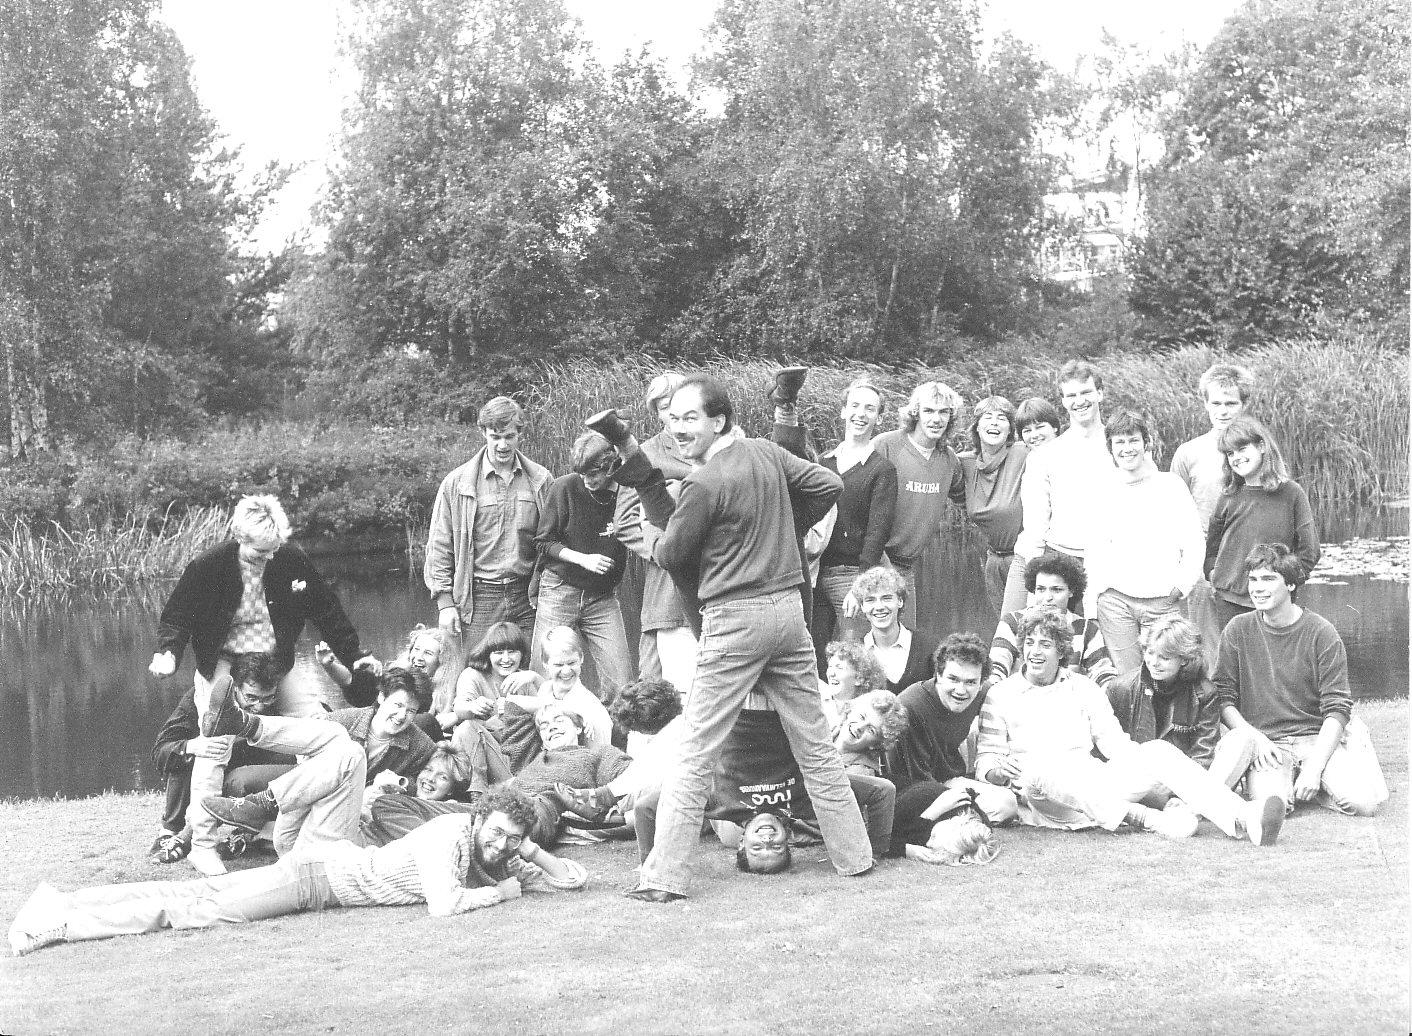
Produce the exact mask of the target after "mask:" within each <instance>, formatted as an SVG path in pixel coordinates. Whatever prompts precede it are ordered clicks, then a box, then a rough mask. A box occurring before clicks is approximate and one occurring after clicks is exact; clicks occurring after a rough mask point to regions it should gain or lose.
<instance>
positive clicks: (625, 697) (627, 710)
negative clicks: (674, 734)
mask: <svg viewBox="0 0 1412 1036" xmlns="http://www.w3.org/2000/svg"><path fill="white" fill-rule="evenodd" d="M609 711H610V712H611V713H612V714H613V721H614V722H615V723H617V724H618V726H620V727H622V728H623V729H624V730H632V731H636V732H638V733H640V734H657V733H660V732H661V730H662V728H663V727H665V726H666V725H667V724H668V723H670V722H671V721H672V720H674V719H676V718H677V717H678V716H680V715H681V695H680V694H679V693H677V689H676V688H675V687H674V686H672V684H670V683H668V682H667V681H666V680H634V681H633V682H632V683H630V684H628V685H627V686H626V687H624V688H623V689H622V690H621V691H619V692H618V696H617V697H616V698H614V699H613V704H612V707H611V708H610V709H609Z"/></svg>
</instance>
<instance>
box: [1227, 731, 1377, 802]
mask: <svg viewBox="0 0 1412 1036" xmlns="http://www.w3.org/2000/svg"><path fill="white" fill-rule="evenodd" d="M1244 729H1245V728H1244V727H1242V728H1241V730H1244ZM1318 740H1319V738H1318V735H1317V734H1308V735H1305V736H1303V737H1292V738H1285V739H1282V740H1279V741H1276V742H1275V747H1277V748H1278V749H1279V750H1280V765H1278V766H1273V767H1265V768H1262V769H1256V768H1254V767H1252V765H1251V764H1252V763H1253V762H1254V761H1255V741H1254V738H1251V737H1245V736H1242V735H1241V734H1239V733H1237V732H1236V731H1230V732H1228V733H1227V734H1226V735H1225V736H1224V737H1223V738H1221V740H1220V742H1219V743H1218V744H1217V745H1216V755H1215V758H1213V759H1212V760H1211V772H1212V773H1213V774H1215V775H1216V777H1217V779H1218V780H1224V781H1226V782H1227V783H1228V784H1235V783H1236V782H1238V781H1239V780H1240V779H1241V778H1242V777H1244V778H1245V792H1246V797H1247V798H1251V799H1260V798H1262V797H1264V796H1266V795H1278V796H1279V797H1280V798H1281V799H1283V800H1284V803H1285V810H1286V811H1288V810H1290V809H1291V808H1293V806H1294V778H1295V776H1296V775H1297V774H1298V773H1299V769H1300V767H1301V766H1303V765H1304V763H1305V761H1306V760H1307V759H1308V758H1309V756H1310V755H1311V754H1312V753H1313V751H1314V745H1315V743H1316V742H1317V741H1318ZM1387 800H1388V787H1387V780H1386V778H1384V777H1383V770H1382V767H1381V766H1379V765H1378V754H1377V752H1376V751H1375V750H1374V748H1373V739H1372V737H1371V736H1370V735H1369V733H1368V727H1367V724H1365V723H1364V722H1363V721H1362V720H1361V719H1359V718H1358V717H1356V716H1355V717H1353V718H1352V719H1350V720H1349V721H1348V726H1347V727H1346V728H1344V731H1343V737H1342V738H1340V739H1339V743H1338V747H1337V748H1335V749H1334V754H1333V755H1331V756H1329V761H1328V763H1326V764H1325V766H1324V773H1323V776H1322V777H1321V778H1320V780H1319V794H1318V796H1317V798H1316V799H1315V801H1316V802H1318V803H1319V805H1321V806H1323V807H1324V808H1325V809H1331V810H1333V811H1334V812H1336V813H1347V814H1350V815H1352V816H1359V817H1370V816H1372V815H1373V814H1374V813H1376V812H1377V811H1378V807H1380V806H1381V805H1382V804H1383V803H1384V802H1386V801H1387Z"/></svg>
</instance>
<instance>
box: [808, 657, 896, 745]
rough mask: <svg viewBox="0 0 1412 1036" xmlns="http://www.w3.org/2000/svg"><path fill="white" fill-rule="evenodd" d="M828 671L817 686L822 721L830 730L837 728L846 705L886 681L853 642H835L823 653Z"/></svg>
mask: <svg viewBox="0 0 1412 1036" xmlns="http://www.w3.org/2000/svg"><path fill="white" fill-rule="evenodd" d="M824 654H825V656H826V657H827V658H828V668H827V669H825V671H824V679H823V680H821V681H820V682H819V694H820V695H821V696H822V697H823V699H824V719H826V720H828V723H829V728H830V729H832V728H834V727H837V726H838V724H839V723H840V722H841V721H842V719H843V713H844V711H845V710H846V709H847V708H848V703H849V702H850V701H852V700H853V699H854V698H857V697H858V696H859V695H861V694H867V693H868V692H869V691H876V690H882V689H885V688H886V687H887V677H886V676H884V675H883V671H882V666H880V665H878V660H877V659H876V658H874V657H873V653H872V652H871V651H870V650H868V648H866V647H864V646H863V645H862V644H860V643H857V642H856V641H852V640H835V641H833V642H832V643H830V644H829V645H828V646H827V647H826V648H825V649H824Z"/></svg>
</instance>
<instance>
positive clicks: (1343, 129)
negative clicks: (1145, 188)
mask: <svg viewBox="0 0 1412 1036" xmlns="http://www.w3.org/2000/svg"><path fill="white" fill-rule="evenodd" d="M1410 43H1412V39H1409V33H1408V27H1407V22H1406V18H1405V12H1403V11H1402V10H1401V9H1399V8H1397V7H1395V6H1394V5H1390V4H1386V3H1384V2H1381V0H1350V2H1342V0H1339V2H1335V0H1281V2H1279V3H1274V2H1269V0H1255V2H1251V3H1248V4H1247V5H1246V6H1245V7H1243V8H1242V9H1241V10H1240V11H1239V12H1238V13H1237V14H1236V15H1234V16H1233V17H1232V18H1231V19H1229V20H1228V21H1227V23H1226V24H1225V26H1224V27H1223V28H1222V30H1221V32H1220V33H1219V34H1218V36H1217V38H1216V39H1215V41H1213V43H1212V44H1211V46H1210V47H1209V48H1208V49H1207V51H1206V52H1205V53H1204V54H1203V56H1202V59H1201V62H1200V65H1199V67H1198V68H1197V70H1196V72H1195V74H1194V76H1193V77H1192V78H1191V80H1190V82H1189V83H1188V84H1187V87H1186V90H1185V95H1184V98H1183V101H1182V103H1181V105H1180V106H1179V108H1178V109H1177V111H1176V112H1175V114H1174V115H1173V117H1172V119H1171V120H1170V122H1169V124H1168V127H1167V137H1168V158H1167V161H1166V162H1165V163H1164V166H1163V168H1162V169H1161V171H1160V173H1159V175H1158V177H1157V178H1156V180H1155V181H1154V183H1153V185H1152V193H1151V205H1150V208H1149V214H1148V220H1149V236H1148V238H1147V241H1146V242H1145V243H1144V246H1143V248H1142V249H1141V252H1140V255H1139V258H1138V261H1137V263H1136V265H1135V269H1134V286H1133V295H1132V298H1133V304H1134V307H1135V309H1136V310H1137V311H1138V312H1139V313H1140V315H1141V316H1142V317H1143V328H1144V333H1145V335H1146V336H1147V337H1148V338H1150V339H1151V340H1152V341H1154V342H1156V343H1158V344H1168V343H1178V342H1214V341H1230V342H1233V343H1236V344H1245V343H1250V342H1258V341H1262V340H1267V339H1270V338H1274V337H1279V336H1282V335H1288V334H1295V333H1311V332H1314V333H1317V332H1319V331H1320V330H1321V328H1322V327H1323V326H1324V325H1325V324H1328V323H1345V322H1353V323H1381V324H1384V325H1385V326H1389V327H1393V328H1400V330H1399V331H1398V337H1400V338H1401V339H1402V340H1404V341H1405V338H1406V319H1405V313H1406V304H1407V290H1408V265H1407V262H1408V247H1409V241H1408V164H1407V143H1408V142H1407V134H1408V110H1407V92H1408V71H1407V60H1406V59H1407V53H1408V50H1409V44H1410Z"/></svg>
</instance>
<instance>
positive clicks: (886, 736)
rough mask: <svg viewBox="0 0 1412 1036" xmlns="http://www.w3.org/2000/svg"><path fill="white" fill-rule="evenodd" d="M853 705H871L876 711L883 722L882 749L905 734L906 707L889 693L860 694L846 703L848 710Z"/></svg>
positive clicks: (870, 692) (872, 692)
mask: <svg viewBox="0 0 1412 1036" xmlns="http://www.w3.org/2000/svg"><path fill="white" fill-rule="evenodd" d="M854 705H871V706H872V707H873V708H875V709H877V710H878V715H879V716H881V717H882V721H883V723H882V730H881V731H880V733H881V734H882V747H883V748H891V747H892V746H893V745H895V744H897V741H898V739H899V738H901V737H902V735H903V734H904V733H906V731H907V721H908V716H907V706H905V705H903V704H902V702H901V701H900V700H899V699H898V697H897V695H895V694H893V693H892V692H891V691H869V692H868V693H867V694H860V695H859V696H858V697H856V698H854V699H853V700H852V701H851V702H849V703H848V707H849V708H850V709H851V708H852V707H853V706H854Z"/></svg>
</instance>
